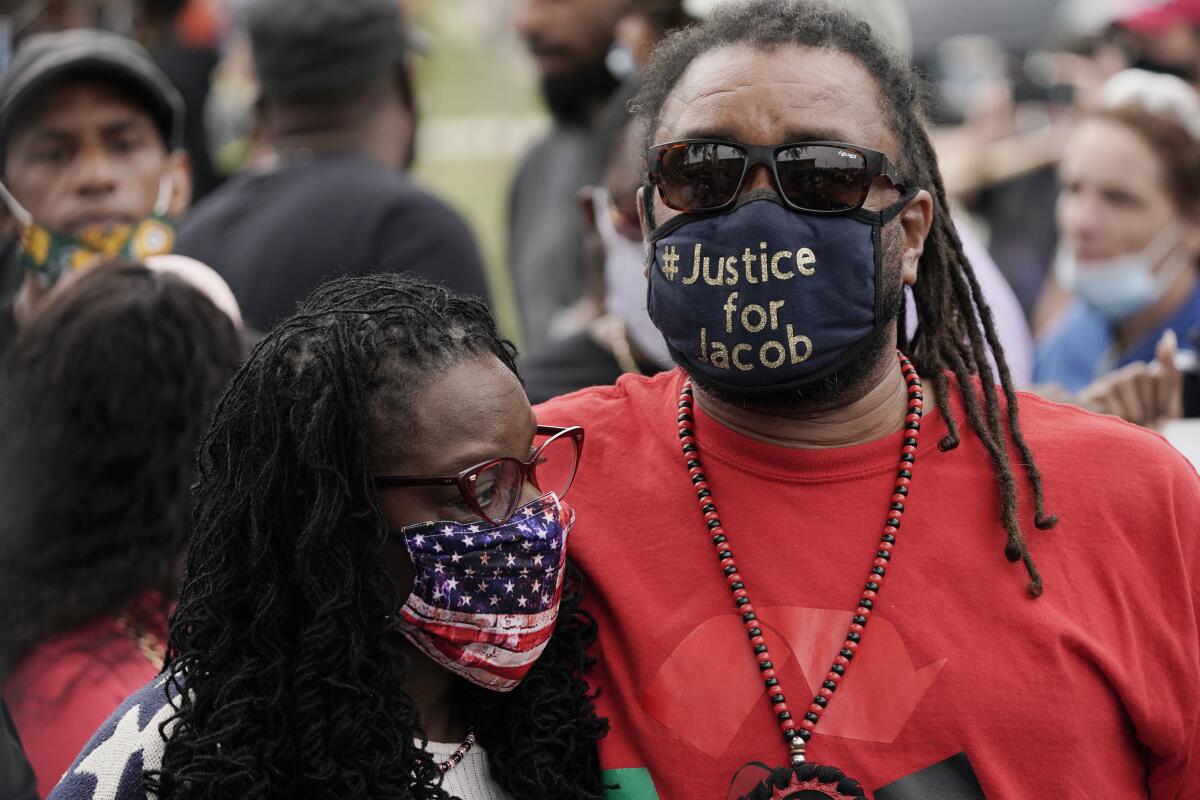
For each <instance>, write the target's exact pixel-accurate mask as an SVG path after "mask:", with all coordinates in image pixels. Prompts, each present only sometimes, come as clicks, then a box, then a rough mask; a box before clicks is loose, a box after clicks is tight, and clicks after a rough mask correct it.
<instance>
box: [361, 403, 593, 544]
mask: <svg viewBox="0 0 1200 800" xmlns="http://www.w3.org/2000/svg"><path fill="white" fill-rule="evenodd" d="M537 435H538V436H545V437H548V438H547V439H546V440H545V441H544V442H542V443H541V444H539V445H538V446H537V449H536V450H534V451H533V455H531V456H530V457H529V460H528V461H521V460H520V459H516V458H511V457H509V456H503V457H501V458H492V459H489V460H487V461H482V462H480V463H478V464H476V465H475V466H473V467H468V468H467V469H464V470H463V471H462V472H460V473H458V474H457V475H420V476H408V475H376V476H375V486H376V487H377V488H380V489H387V488H394V487H398V486H458V491H459V493H460V494H461V495H462V497H463V500H466V501H467V505H469V506H470V507H471V508H472V509H473V510H474V511H475V513H476V514H478V515H479V516H480V518H481V519H483V520H486V521H487V522H488V523H489V524H491V525H503V524H504V523H505V522H508V520H509V519H510V518H511V517H512V515H513V512H514V511H516V510H517V508H518V507H519V506H520V504H521V494H522V490H523V489H524V488H525V482H526V481H529V482H530V483H531V484H532V485H533V486H534V487H535V488H536V489H537V490H538V491H539V492H541V493H542V494H546V493H548V492H554V493H555V494H556V495H558V497H559V498H560V499H561V498H562V497H563V496H564V495H565V494H566V493H567V489H570V488H571V482H572V481H574V480H575V469H576V468H577V467H578V466H579V454H580V452H581V451H582V450H583V428H580V427H578V426H576V427H571V428H554V427H550V426H548V425H539V426H538V427H537Z"/></svg>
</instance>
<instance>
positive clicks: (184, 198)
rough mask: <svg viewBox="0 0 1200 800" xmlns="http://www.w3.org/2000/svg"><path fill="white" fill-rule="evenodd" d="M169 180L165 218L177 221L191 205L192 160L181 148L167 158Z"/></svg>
mask: <svg viewBox="0 0 1200 800" xmlns="http://www.w3.org/2000/svg"><path fill="white" fill-rule="evenodd" d="M166 174H167V175H168V176H170V179H171V202H170V204H169V205H168V206H167V216H168V217H170V218H171V219H179V218H180V217H182V216H183V215H184V213H185V212H186V211H187V210H188V207H189V206H191V204H192V159H191V157H190V156H189V155H188V154H187V151H186V150H183V149H182V148H181V149H179V150H176V151H174V152H173V153H171V154H170V155H169V156H167V172H166Z"/></svg>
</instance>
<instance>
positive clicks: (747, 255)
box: [742, 247, 758, 283]
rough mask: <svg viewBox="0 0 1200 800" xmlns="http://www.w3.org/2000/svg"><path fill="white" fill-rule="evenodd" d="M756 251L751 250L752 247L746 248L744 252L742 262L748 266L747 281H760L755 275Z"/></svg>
mask: <svg viewBox="0 0 1200 800" xmlns="http://www.w3.org/2000/svg"><path fill="white" fill-rule="evenodd" d="M756 260H757V259H756V258H755V255H754V253H751V252H750V248H749V247H747V248H746V252H744V253H742V264H743V266H744V267H745V268H746V283H758V278H756V277H754V262H755V261H756Z"/></svg>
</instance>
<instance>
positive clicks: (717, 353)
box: [712, 342, 729, 369]
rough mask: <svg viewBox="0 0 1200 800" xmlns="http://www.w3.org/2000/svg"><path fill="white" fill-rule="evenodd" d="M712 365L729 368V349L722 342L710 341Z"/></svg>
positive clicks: (718, 367)
mask: <svg viewBox="0 0 1200 800" xmlns="http://www.w3.org/2000/svg"><path fill="white" fill-rule="evenodd" d="M712 365H713V366H714V367H716V368H717V369H729V351H728V350H727V349H725V345H724V344H723V343H722V342H713V343H712Z"/></svg>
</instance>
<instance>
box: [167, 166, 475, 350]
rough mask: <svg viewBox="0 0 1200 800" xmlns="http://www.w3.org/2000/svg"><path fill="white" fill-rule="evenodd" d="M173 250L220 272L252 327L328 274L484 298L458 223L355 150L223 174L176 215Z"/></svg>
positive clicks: (266, 323) (471, 246)
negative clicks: (382, 277)
mask: <svg viewBox="0 0 1200 800" xmlns="http://www.w3.org/2000/svg"><path fill="white" fill-rule="evenodd" d="M175 251H176V252H177V253H180V254H182V255H185V256H191V257H192V258H196V259H199V260H200V261H203V262H204V263H206V264H208V265H209V266H211V267H212V268H213V269H215V270H216V271H217V272H219V273H220V274H221V275H222V276H223V277H224V278H225V280H226V281H228V282H229V285H230V287H231V288H232V289H233V293H234V295H236V297H237V300H238V303H239V304H240V305H241V308H242V316H243V317H244V318H245V320H246V323H247V324H248V325H250V326H252V327H254V328H257V329H258V330H261V331H266V330H268V329H269V328H270V327H271V324H272V323H273V322H274V321H275V320H278V319H281V318H283V317H285V316H287V315H289V314H291V313H292V312H293V311H294V310H295V307H296V303H297V302H298V301H300V300H302V299H303V298H304V297H305V295H307V294H308V293H309V292H310V291H311V290H312V289H313V288H315V287H316V286H317V284H319V283H321V281H322V280H324V279H325V278H329V277H333V276H335V275H344V274H360V273H367V272H412V273H414V274H416V275H420V276H422V277H424V278H427V279H431V280H435V281H439V282H441V283H443V284H445V285H446V286H449V287H450V288H451V289H456V290H458V291H460V292H466V293H470V294H476V295H482V296H484V297H487V283H486V278H485V275H484V270H483V262H482V260H481V259H480V256H479V249H478V247H477V246H476V244H475V239H474V237H473V236H472V235H471V231H470V230H469V229H468V228H467V225H466V223H465V222H464V221H463V219H462V218H461V217H460V216H459V215H458V214H457V213H455V212H454V211H452V210H451V209H450V207H449V206H447V205H446V204H445V203H443V202H442V201H441V200H438V199H437V198H435V197H433V196H432V195H431V194H429V193H428V192H426V191H424V190H422V189H419V188H418V187H417V186H416V185H415V184H414V183H413V182H412V181H411V180H409V178H408V177H406V176H405V175H404V173H402V172H400V171H398V170H394V169H388V168H386V167H384V166H381V165H379V164H376V163H375V162H373V161H371V160H369V159H368V158H366V157H365V156H360V155H355V154H339V155H325V156H319V157H308V158H301V157H293V158H292V159H290V160H288V161H286V162H284V163H283V164H281V165H280V166H279V167H278V168H276V169H272V170H269V171H265V172H247V173H244V174H241V175H238V176H236V177H234V178H230V179H229V180H228V181H226V182H225V183H224V184H222V185H221V187H220V188H219V189H217V190H216V191H215V192H213V193H212V194H211V195H209V196H208V197H207V198H206V199H205V200H204V201H203V202H202V203H200V204H199V205H198V206H196V207H195V208H193V209H192V211H191V213H190V214H189V215H188V216H187V217H186V218H185V219H184V222H183V226H182V228H181V230H180V235H179V241H178V243H177V244H176V248H175Z"/></svg>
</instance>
